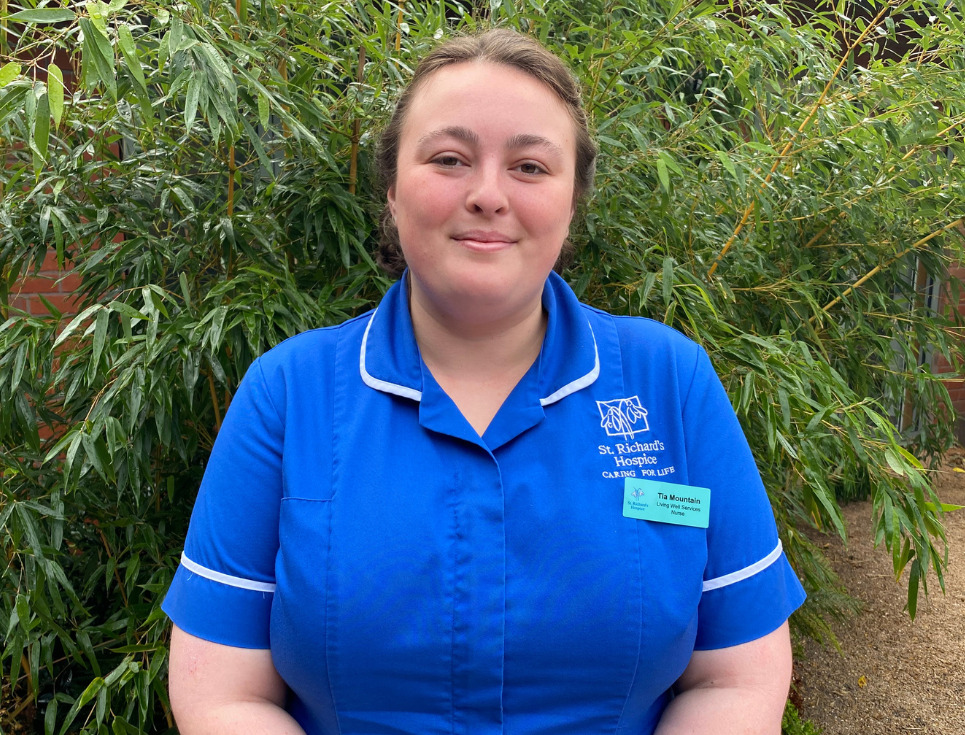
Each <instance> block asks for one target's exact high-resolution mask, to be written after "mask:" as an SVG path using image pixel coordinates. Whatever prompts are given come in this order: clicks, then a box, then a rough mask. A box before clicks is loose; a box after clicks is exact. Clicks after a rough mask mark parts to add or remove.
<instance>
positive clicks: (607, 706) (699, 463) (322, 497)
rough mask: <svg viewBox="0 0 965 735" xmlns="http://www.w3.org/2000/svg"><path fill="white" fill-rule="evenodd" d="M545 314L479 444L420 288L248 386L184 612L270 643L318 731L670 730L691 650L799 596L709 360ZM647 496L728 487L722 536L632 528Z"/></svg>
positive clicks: (301, 349) (662, 526) (604, 318)
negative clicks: (444, 379)
mask: <svg viewBox="0 0 965 735" xmlns="http://www.w3.org/2000/svg"><path fill="white" fill-rule="evenodd" d="M543 305H544V308H545V310H546V312H547V314H548V325H547V331H546V336H545V339H544V342H543V347H542V351H541V353H540V356H539V358H538V359H537V361H536V362H535V363H534V364H533V366H532V368H531V369H530V370H529V372H528V373H527V374H526V375H525V376H524V377H523V379H522V380H521V381H520V382H519V384H518V385H517V386H516V388H515V390H513V392H512V394H511V395H510V396H509V398H507V399H506V402H505V403H504V404H503V406H502V407H501V408H500V410H499V412H498V413H497V415H496V416H495V418H494V419H493V421H492V423H491V424H490V426H489V427H488V429H487V430H486V432H485V434H484V435H483V436H482V438H480V437H479V436H478V435H477V434H476V433H475V432H474V431H473V429H472V427H471V426H470V425H469V424H468V422H467V421H466V420H465V418H463V416H462V415H461V414H460V412H459V410H458V409H457V408H456V406H455V404H453V402H452V401H451V400H450V398H449V397H448V396H447V395H446V394H445V393H444V392H443V390H442V389H441V388H440V387H439V385H438V384H437V383H436V381H435V380H434V379H433V377H432V375H431V374H430V372H429V371H428V369H427V368H426V366H425V365H424V363H423V362H422V360H421V358H420V356H419V350H418V347H417V345H416V343H415V339H414V335H413V330H412V323H411V321H410V317H409V312H408V308H407V297H406V290H405V285H404V281H403V282H400V283H398V284H396V285H395V286H394V287H393V288H392V289H391V290H390V291H389V293H388V294H387V295H386V296H385V298H384V299H383V301H382V302H381V304H380V305H379V307H378V309H377V310H376V311H374V312H371V313H369V314H366V315H364V316H361V317H358V318H356V319H353V320H350V321H348V322H345V323H344V324H341V325H339V326H337V327H331V328H327V329H318V330H314V331H311V332H307V333H305V334H301V335H299V336H297V337H294V338H292V339H289V340H287V341H286V342H284V343H282V344H281V345H279V346H278V347H276V348H275V349H273V350H271V351H270V352H268V353H267V354H265V355H264V356H262V357H261V358H259V359H258V360H257V361H256V362H255V363H254V364H253V365H252V367H251V368H250V370H249V371H248V373H247V375H246V376H245V379H244V381H243V382H242V384H241V387H240V388H239V390H238V393H237V394H236V396H235V397H234V400H233V401H232V404H231V408H230V410H229V411H228V413H227V416H226V418H225V421H224V424H223V426H222V429H221V432H220V433H219V435H218V438H217V442H216V444H215V447H214V451H213V452H212V455H211V459H210V462H209V464H208V467H207V470H206V472H205V476H204V481H203V482H202V485H201V491H200V494H199V496H198V500H197V504H196V506H195V509H194V514H193V516H192V519H191V528H190V531H189V533H188V538H187V541H186V544H185V550H184V556H183V557H182V564H181V566H180V568H179V569H178V571H177V573H176V576H175V579H174V582H173V584H172V586H171V590H170V591H169V593H168V596H167V598H166V599H165V601H164V609H165V611H166V612H167V613H168V614H169V615H170V616H171V618H172V620H173V621H174V622H175V623H176V624H177V625H178V626H180V627H181V628H182V629H184V630H186V631H187V632H189V633H192V634H193V635H196V636H199V637H201V638H205V639H208V640H211V641H215V642H219V643H224V644H227V645H232V646H242V647H249V648H268V647H270V648H271V651H272V656H273V659H274V662H275V666H276V667H277V669H278V671H279V673H280V674H281V676H282V677H283V678H284V679H285V681H286V682H287V683H288V686H289V687H290V689H291V694H290V701H289V704H288V709H289V711H290V712H291V713H292V714H293V715H294V716H295V718H296V719H297V720H298V721H299V722H300V723H301V724H302V726H303V727H304V728H305V729H306V731H307V732H308V733H309V735H314V734H318V735H322V734H325V735H328V734H329V733H344V734H345V735H362V734H365V735H369V734H371V735H375V734H376V733H379V734H382V733H385V734H388V733H413V734H417V735H429V734H431V733H465V734H467V735H469V734H471V735H489V734H490V733H493V734H495V733H512V734H516V733H520V734H522V733H546V734H549V733H553V734H559V735H568V734H572V735H592V734H594V733H614V732H617V733H624V732H625V733H634V734H635V735H639V734H641V733H651V732H652V731H653V729H654V728H655V726H656V723H657V722H658V720H659V718H660V715H661V712H662V711H663V709H664V707H665V706H666V704H667V702H668V701H669V697H670V695H669V690H670V687H671V686H672V684H673V683H674V681H675V680H676V679H677V678H678V677H679V675H680V674H681V672H682V671H683V670H684V668H685V667H686V665H687V663H688V661H689V659H690V657H691V654H692V652H693V650H694V649H695V648H696V649H709V648H722V647H726V646H733V645H736V644H739V643H744V642H746V641H750V640H754V639H756V638H759V637H761V636H763V635H766V634H767V633H769V632H771V631H773V630H774V629H776V628H777V627H778V626H780V625H781V623H783V622H784V620H785V619H786V618H787V616H788V615H790V613H791V612H792V611H793V610H794V609H795V608H797V607H798V605H800V604H801V602H802V601H803V599H804V592H803V590H802V588H801V586H800V584H799V582H798V580H797V578H796V577H795V576H794V573H793V572H792V570H791V569H790V566H789V565H788V563H787V560H786V558H785V557H784V555H783V553H782V550H781V545H780V542H779V540H778V537H777V533H776V530H775V525H774V519H773V515H772V512H771V508H770V506H769V504H768V500H767V496H766V493H765V491H764V488H763V486H762V484H761V480H760V476H759V474H758V472H757V469H756V467H755V464H754V460H753V458H752V456H751V453H750V450H749V449H748V446H747V442H746V441H745V439H744V436H743V434H742V432H741V429H740V426H739V424H738V422H737V419H736V417H735V415H734V412H733V410H732V409H731V406H730V403H729V401H728V399H727V396H726V395H725V393H724V390H723V388H722V387H721V384H720V382H719V380H718V379H717V377H716V375H715V374H714V371H713V369H712V368H711V365H710V362H709V360H708V358H707V356H706V354H705V353H704V351H703V350H702V349H701V348H700V347H699V346H698V345H696V344H695V343H694V342H692V341H691V340H689V339H687V338H686V337H684V336H683V335H681V334H679V333H678V332H676V331H674V330H672V329H670V328H668V327H666V326H664V325H662V324H659V323H657V322H653V321H650V320H647V319H640V318H630V317H614V316H611V315H609V314H605V313H603V312H600V311H597V310H595V309H592V308H590V307H587V306H585V305H582V304H580V303H579V302H578V301H577V299H576V297H575V295H574V294H573V292H572V291H571V290H570V288H569V287H568V286H567V285H566V284H565V283H564V282H563V281H562V280H561V279H560V278H559V277H557V276H556V275H555V274H552V275H551V276H550V278H549V279H548V281H547V285H546V288H545V289H544V295H543ZM627 477H635V478H644V479H650V480H659V481H666V482H671V483H675V484H678V485H693V486H697V487H703V488H710V491H711V500H710V524H709V527H708V528H707V529H703V528H697V527H688V526H681V525H671V524H667V523H657V522H652V521H646V520H637V519H635V518H628V517H624V515H623V500H624V485H625V482H626V478H627Z"/></svg>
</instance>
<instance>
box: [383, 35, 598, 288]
mask: <svg viewBox="0 0 965 735" xmlns="http://www.w3.org/2000/svg"><path fill="white" fill-rule="evenodd" d="M468 61H488V62H490V63H493V64H503V65H505V66H510V67H513V68H515V69H519V70H520V71H523V72H525V73H526V74H529V75H530V76H531V77H533V78H535V79H536V80H537V81H539V82H542V83H543V84H545V85H546V86H547V87H549V88H550V89H551V90H553V92H554V93H555V94H556V96H557V97H559V98H560V100H561V101H562V102H563V104H564V105H565V106H566V109H567V111H568V112H569V113H570V117H572V118H573V122H574V124H575V127H576V180H575V182H574V189H573V194H574V199H575V200H576V201H577V202H579V201H581V200H582V199H584V198H585V197H586V195H587V194H588V193H589V191H590V189H591V188H592V186H593V175H594V172H595V168H596V152H597V151H596V144H595V143H594V142H593V139H592V138H591V137H590V130H589V123H588V121H587V115H586V110H585V109H584V108H583V101H582V99H581V97H580V85H579V82H578V81H577V80H576V77H574V76H573V74H572V73H571V72H570V70H569V69H567V68H566V65H565V64H564V63H563V62H562V61H561V60H560V59H559V58H558V57H557V56H556V55H555V54H553V53H552V52H551V51H549V50H547V49H546V48H545V47H544V46H542V45H541V44H540V43H539V42H538V41H536V40H535V39H532V38H530V37H529V36H526V35H523V34H521V33H517V32H516V31H512V30H509V29H506V28H497V29H493V30H489V31H485V32H484V33H480V34H478V35H474V36H459V37H456V38H453V39H450V40H448V41H446V42H445V43H442V44H440V45H439V46H437V47H436V48H434V49H433V50H432V51H430V52H429V54H428V55H427V56H426V57H425V58H423V59H422V61H421V62H419V65H418V66H417V67H416V70H415V74H414V75H413V77H412V81H410V82H409V84H408V85H407V86H406V88H405V89H404V90H403V91H402V96H401V97H399V101H398V102H397V103H396V106H395V112H393V113H392V117H391V119H390V120H389V124H388V125H387V126H386V127H385V129H384V130H383V131H382V134H381V136H380V138H379V143H378V147H377V150H376V157H375V163H376V173H377V175H378V179H379V183H380V185H381V193H382V196H383V198H384V196H385V194H386V193H387V192H388V190H389V188H390V187H391V186H392V185H393V184H394V183H395V177H396V173H397V171H398V162H399V139H400V138H401V136H402V127H403V125H404V124H405V118H406V112H407V111H408V108H409V105H410V104H412V98H413V96H414V95H415V93H416V92H417V91H418V90H419V88H420V87H421V86H422V84H423V83H424V82H425V80H426V79H427V78H428V77H429V76H430V75H432V74H433V73H434V72H436V71H438V70H439V69H442V68H444V67H446V66H451V65H453V64H460V63H464V62H468ZM379 225H380V237H379V249H378V253H377V257H376V260H377V262H378V264H379V265H380V266H381V267H382V268H383V270H385V271H386V272H387V273H388V274H389V275H391V276H395V277H398V276H401V275H402V271H403V270H405V266H406V263H405V256H404V255H403V254H402V248H401V247H400V245H399V233H398V230H396V228H395V224H394V223H393V221H392V216H391V213H390V212H389V208H388V205H386V206H385V207H384V208H383V209H382V216H381V218H380V222H379ZM570 251H571V248H570V246H569V243H565V244H564V246H563V253H561V256H560V259H561V260H560V261H558V262H557V266H556V267H557V269H559V268H560V267H561V265H563V263H562V262H561V261H563V259H564V258H568V256H569V254H570Z"/></svg>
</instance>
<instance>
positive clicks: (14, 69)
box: [0, 61, 20, 87]
mask: <svg viewBox="0 0 965 735" xmlns="http://www.w3.org/2000/svg"><path fill="white" fill-rule="evenodd" d="M19 76H20V64H18V63H16V62H14V61H10V62H7V63H6V64H4V65H3V66H2V67H0V87H6V86H7V85H8V84H10V82H12V81H13V80H14V79H16V78H17V77H19Z"/></svg>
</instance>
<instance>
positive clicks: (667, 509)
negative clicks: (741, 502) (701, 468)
mask: <svg viewBox="0 0 965 735" xmlns="http://www.w3.org/2000/svg"><path fill="white" fill-rule="evenodd" d="M623 515H625V516H626V517H627V518H636V519H638V520H641V521H656V522H658V523H676V524H677V525H678V526H694V527H695V528H707V524H708V522H709V520H710V489H709V488H706V487H691V486H690V485H674V484H672V483H669V482H657V481H656V480H638V479H636V478H633V477H627V478H626V480H625V483H624V486H623Z"/></svg>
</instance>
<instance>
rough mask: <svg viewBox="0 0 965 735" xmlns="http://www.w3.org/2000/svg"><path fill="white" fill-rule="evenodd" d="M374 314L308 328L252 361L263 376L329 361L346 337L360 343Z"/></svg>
mask: <svg viewBox="0 0 965 735" xmlns="http://www.w3.org/2000/svg"><path fill="white" fill-rule="evenodd" d="M373 313H374V312H373V311H368V312H366V313H364V314H361V315H359V316H357V317H354V318H352V319H348V320H346V321H344V322H342V323H341V324H336V325H334V326H330V327H319V328H317V329H310V330H308V331H306V332H300V333H299V334H296V335H294V336H292V337H288V338H287V339H285V340H282V341H281V342H279V343H278V344H277V345H275V346H274V347H272V348H271V349H270V350H268V351H267V352H265V353H264V354H262V355H261V356H260V357H259V358H257V359H256V360H255V364H257V365H258V367H259V369H260V370H262V371H263V372H264V373H265V374H266V375H268V374H272V375H274V374H277V373H278V372H279V371H281V372H283V373H288V372H289V371H292V370H295V371H300V370H302V369H306V368H318V367H319V366H320V365H324V364H330V360H331V359H334V357H335V352H336V349H337V347H338V345H339V343H344V341H345V340H355V341H358V342H359V343H361V339H362V335H363V334H364V332H365V328H366V326H368V323H369V320H370V319H371V318H372V314H373Z"/></svg>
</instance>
